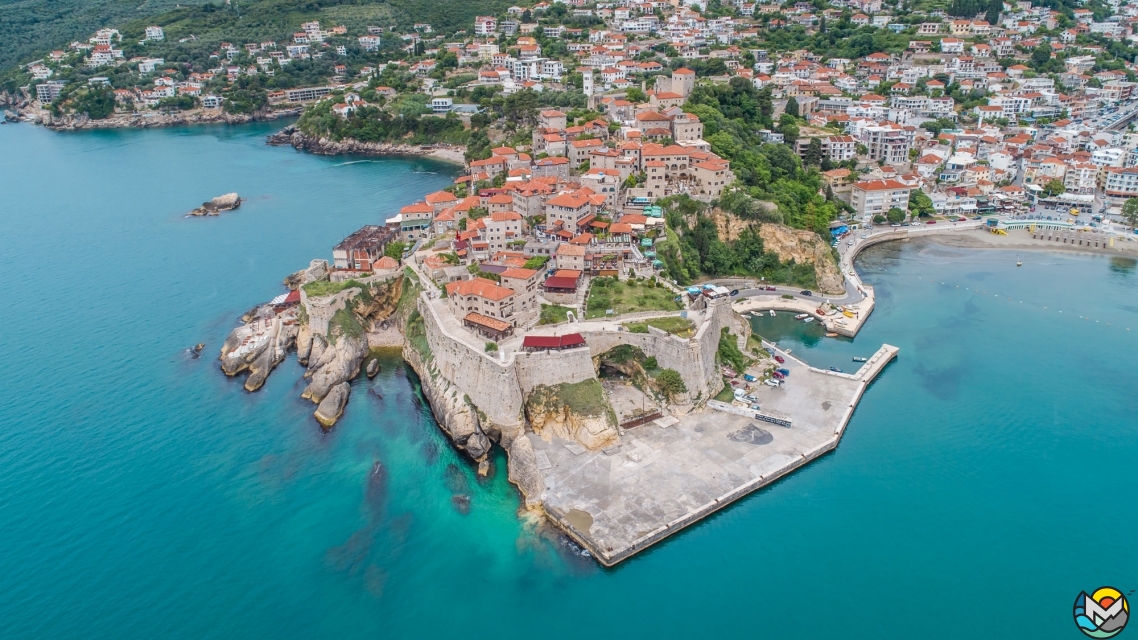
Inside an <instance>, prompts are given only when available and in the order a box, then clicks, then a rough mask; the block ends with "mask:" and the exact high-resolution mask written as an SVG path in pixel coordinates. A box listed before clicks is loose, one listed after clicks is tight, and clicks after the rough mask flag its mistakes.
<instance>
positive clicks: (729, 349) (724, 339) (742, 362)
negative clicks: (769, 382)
mask: <svg viewBox="0 0 1138 640" xmlns="http://www.w3.org/2000/svg"><path fill="white" fill-rule="evenodd" d="M716 353H717V355H718V356H719V361H720V362H722V363H723V364H729V365H731V368H732V369H734V370H735V371H737V372H739V373H743V372H744V371H746V369H747V362H748V359H747V356H745V355H743V352H742V351H739V344H738V343H737V342H736V341H735V336H733V335H731V333H730V332H729V331H728V330H727V328H726V327H724V328H723V331H722V333H720V334H719V349H718V350H717V352H716Z"/></svg>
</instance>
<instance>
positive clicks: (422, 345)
mask: <svg viewBox="0 0 1138 640" xmlns="http://www.w3.org/2000/svg"><path fill="white" fill-rule="evenodd" d="M406 331H407V341H408V342H410V343H411V348H412V349H414V350H415V351H418V352H419V357H421V358H422V359H423V362H427V361H428V360H430V359H431V345H430V344H428V343H427V325H426V321H425V320H424V319H423V315H422V314H421V313H419V310H418V309H415V310H414V311H412V312H411V316H410V317H408V318H407V329H406Z"/></svg>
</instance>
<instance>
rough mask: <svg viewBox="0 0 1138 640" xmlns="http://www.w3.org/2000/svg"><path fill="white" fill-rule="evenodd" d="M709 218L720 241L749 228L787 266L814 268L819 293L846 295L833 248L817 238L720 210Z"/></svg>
mask: <svg viewBox="0 0 1138 640" xmlns="http://www.w3.org/2000/svg"><path fill="white" fill-rule="evenodd" d="M755 204H756V205H757V206H760V207H768V208H772V209H773V208H777V205H775V204H774V203H773V202H763V201H756V203H755ZM706 215H707V217H708V218H710V219H711V220H712V222H714V223H715V229H716V231H717V232H718V234H719V239H720V240H723V241H724V242H731V241H733V240H736V239H737V238H738V237H739V235H740V234H742V233H743V231H744V230H746V229H747V228H749V227H754V228H756V229H758V232H759V236H760V237H761V238H762V239H763V248H764V249H765V250H767V251H772V252H774V253H776V254H778V258H779V260H782V261H783V262H786V261H788V260H791V259H793V260H794V261H795V262H797V263H798V264H813V265H814V273H815V275H816V277H817V279H818V289H819V290H820V291H821V292H822V293H832V294H839V293H842V292H843V291H845V285H844V284H843V280H842V274H841V271H840V270H839V269H838V265H837V262H835V260H834V256H833V253H831V251H830V246H829V245H827V244H826V242H825V241H824V240H822V238H820V237H818V234H816V233H813V232H811V231H805V230H802V229H791V228H790V227H787V226H785V225H781V224H774V223H770V222H762V223H760V222H756V221H753V220H744V219H742V218H739V217H737V216H734V215H732V214H730V213H728V212H726V211H724V210H723V209H720V208H718V207H713V208H711V209H709V210H708V211H707V214H706Z"/></svg>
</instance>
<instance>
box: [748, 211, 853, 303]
mask: <svg viewBox="0 0 1138 640" xmlns="http://www.w3.org/2000/svg"><path fill="white" fill-rule="evenodd" d="M759 237H761V238H762V239H763V248H764V249H766V250H767V251H773V252H775V253H777V254H778V257H779V259H780V260H783V261H786V260H790V259H794V261H795V262H797V263H799V264H811V263H812V264H813V265H814V273H815V275H816V276H817V278H818V290H819V291H821V292H822V293H832V294H840V293H842V292H844V291H845V285H844V284H843V280H842V273H841V271H839V270H838V265H837V262H835V261H834V254H833V252H832V251H831V249H830V245H828V244H826V242H825V241H824V240H822V238H820V237H819V236H818V234H816V233H814V232H812V231H805V230H802V229H791V228H790V227H785V226H783V225H780V224H764V225H761V226H760V227H759Z"/></svg>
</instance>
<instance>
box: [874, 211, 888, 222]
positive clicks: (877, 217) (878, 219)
mask: <svg viewBox="0 0 1138 640" xmlns="http://www.w3.org/2000/svg"><path fill="white" fill-rule="evenodd" d="M884 222H885V216H883V215H881V214H880V213H879V214H877V215H875V216H873V224H882V223H884Z"/></svg>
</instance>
